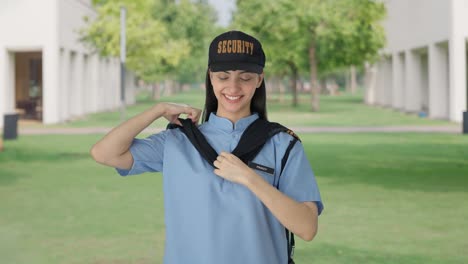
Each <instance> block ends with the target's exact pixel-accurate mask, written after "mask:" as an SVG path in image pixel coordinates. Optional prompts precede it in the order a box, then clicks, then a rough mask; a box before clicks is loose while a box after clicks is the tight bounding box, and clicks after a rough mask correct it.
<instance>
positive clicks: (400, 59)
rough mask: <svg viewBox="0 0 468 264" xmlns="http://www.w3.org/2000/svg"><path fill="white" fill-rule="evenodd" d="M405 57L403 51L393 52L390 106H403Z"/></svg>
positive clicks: (397, 107) (396, 107)
mask: <svg viewBox="0 0 468 264" xmlns="http://www.w3.org/2000/svg"><path fill="white" fill-rule="evenodd" d="M404 60H405V57H404V53H394V54H393V65H392V69H393V88H392V90H393V93H392V107H393V108H395V109H403V106H404V90H405V62H404Z"/></svg>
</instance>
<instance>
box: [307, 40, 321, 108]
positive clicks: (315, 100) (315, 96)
mask: <svg viewBox="0 0 468 264" xmlns="http://www.w3.org/2000/svg"><path fill="white" fill-rule="evenodd" d="M315 55H316V54H315V40H313V39H312V41H311V43H310V46H309V65H310V91H311V97H312V98H311V99H312V100H311V102H312V111H313V112H316V111H318V110H319V108H320V105H319V104H320V101H319V95H320V89H319V87H318V83H317V58H316V56H315Z"/></svg>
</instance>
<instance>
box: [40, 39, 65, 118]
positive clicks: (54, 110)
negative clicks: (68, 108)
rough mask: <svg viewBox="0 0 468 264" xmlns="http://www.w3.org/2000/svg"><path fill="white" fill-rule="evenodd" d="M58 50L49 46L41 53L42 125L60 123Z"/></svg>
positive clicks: (53, 46)
mask: <svg viewBox="0 0 468 264" xmlns="http://www.w3.org/2000/svg"><path fill="white" fill-rule="evenodd" d="M59 57H60V53H59V48H58V47H57V46H56V45H49V46H46V47H45V48H44V51H43V64H42V65H43V78H44V79H43V85H44V86H43V87H44V88H43V111H44V112H43V123H44V124H53V123H58V122H59V121H60V110H61V109H59V103H60V96H59V93H60V90H59V83H60V82H59V76H58V73H59V72H60V71H59Z"/></svg>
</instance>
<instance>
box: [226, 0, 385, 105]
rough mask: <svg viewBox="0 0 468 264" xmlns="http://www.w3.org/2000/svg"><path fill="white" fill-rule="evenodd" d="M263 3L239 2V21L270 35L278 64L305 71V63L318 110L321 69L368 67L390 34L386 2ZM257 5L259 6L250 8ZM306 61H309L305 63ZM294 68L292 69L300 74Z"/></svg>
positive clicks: (309, 0)
mask: <svg viewBox="0 0 468 264" xmlns="http://www.w3.org/2000/svg"><path fill="white" fill-rule="evenodd" d="M259 2H260V3H261V1H259V0H252V1H246V0H238V1H237V4H238V14H236V15H237V17H235V18H236V21H237V23H239V25H241V26H244V27H246V28H249V29H252V30H253V31H255V32H258V33H260V35H262V36H263V35H265V36H266V37H265V39H267V40H268V42H267V43H268V44H267V45H268V46H270V47H271V49H272V50H273V51H270V54H271V56H272V62H275V63H278V64H279V67H286V66H282V65H284V64H286V65H288V63H281V61H283V62H284V61H291V60H293V64H294V65H295V66H296V67H297V69H298V71H299V72H300V71H302V70H303V69H304V68H303V67H304V66H305V67H307V68H308V71H309V74H310V83H311V99H312V104H311V105H312V111H318V110H319V93H320V89H319V85H318V75H319V74H320V73H321V74H324V73H326V72H329V71H333V70H336V69H338V68H344V67H348V66H351V65H362V64H363V63H364V62H365V61H368V60H372V59H373V58H375V57H376V55H377V51H378V50H379V49H381V48H382V47H383V45H384V41H385V38H384V32H383V28H382V26H381V25H380V24H379V21H380V20H381V19H382V18H383V16H384V14H385V6H384V4H383V3H380V2H376V1H373V0H334V1H333V0H297V1H294V2H292V1H288V0H273V1H270V2H269V3H268V5H265V4H263V5H262V4H259ZM253 3H255V4H253ZM254 5H255V6H254ZM253 7H255V8H256V9H253V10H245V9H249V8H250V9H252V8H253ZM259 16H263V17H262V18H258V17H259ZM249 20H250V21H249ZM243 21H247V22H243ZM277 57H281V58H277ZM304 59H306V63H303V62H302V61H303V60H304ZM290 65H291V63H289V67H290V68H291V66H290ZM293 72H294V70H293V69H291V73H292V75H293V76H294V73H293Z"/></svg>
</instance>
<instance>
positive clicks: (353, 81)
mask: <svg viewBox="0 0 468 264" xmlns="http://www.w3.org/2000/svg"><path fill="white" fill-rule="evenodd" d="M356 90H357V81H356V66H354V65H351V94H355V93H356Z"/></svg>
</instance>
